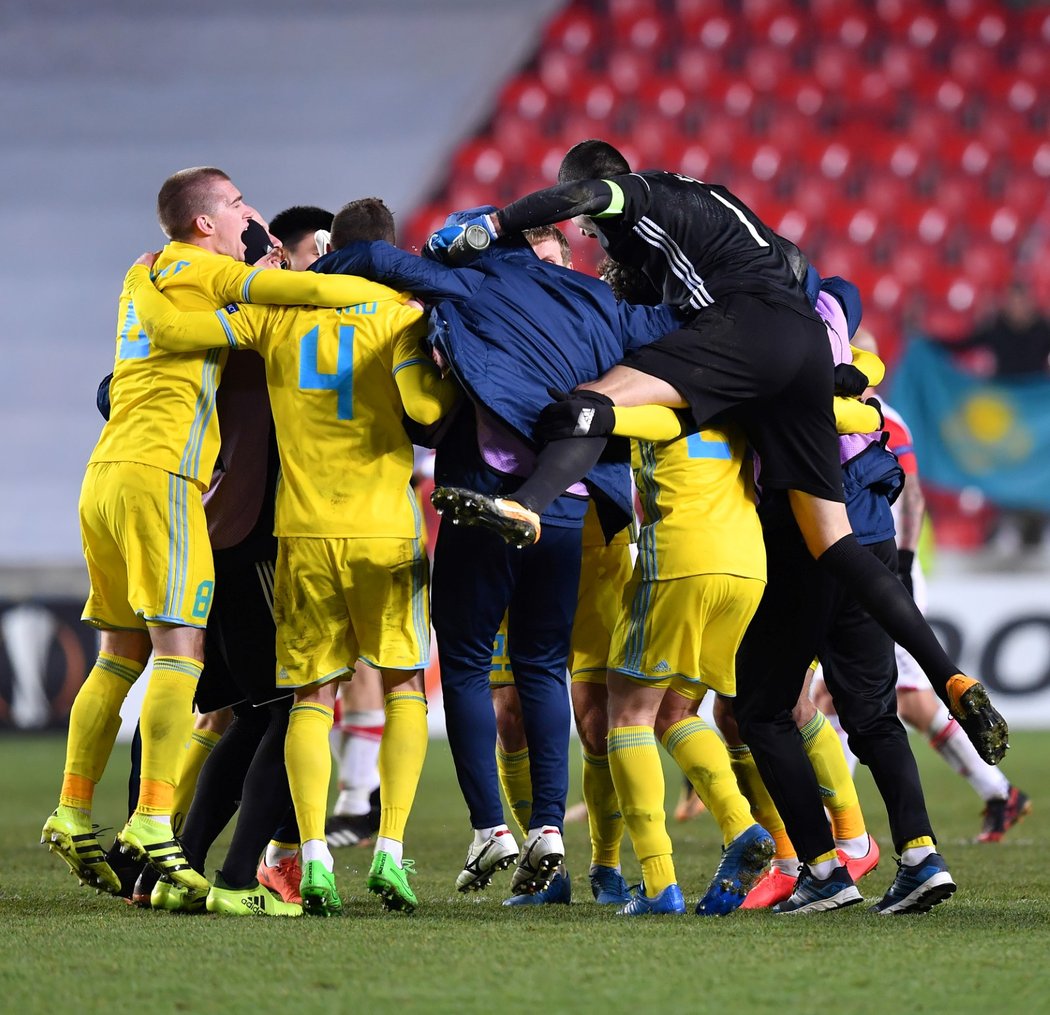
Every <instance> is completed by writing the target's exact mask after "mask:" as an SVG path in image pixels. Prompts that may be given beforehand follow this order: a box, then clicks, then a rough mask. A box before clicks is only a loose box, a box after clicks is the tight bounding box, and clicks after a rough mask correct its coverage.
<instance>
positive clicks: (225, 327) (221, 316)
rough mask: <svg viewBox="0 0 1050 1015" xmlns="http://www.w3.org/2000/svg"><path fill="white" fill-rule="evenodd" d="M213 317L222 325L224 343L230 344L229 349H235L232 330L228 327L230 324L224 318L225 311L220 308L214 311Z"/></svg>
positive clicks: (235, 343)
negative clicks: (224, 337) (224, 336)
mask: <svg viewBox="0 0 1050 1015" xmlns="http://www.w3.org/2000/svg"><path fill="white" fill-rule="evenodd" d="M215 316H216V317H217V318H218V319H219V323H220V324H221V325H222V330H223V331H225V332H226V341H227V342H229V343H230V348H231V349H236V348H237V339H236V338H234V336H233V329H232V328H231V327H230V322H229V320H228V319H227V317H226V311H225V310H223V309H222V307H220V308H219V309H218V310H216V311H215Z"/></svg>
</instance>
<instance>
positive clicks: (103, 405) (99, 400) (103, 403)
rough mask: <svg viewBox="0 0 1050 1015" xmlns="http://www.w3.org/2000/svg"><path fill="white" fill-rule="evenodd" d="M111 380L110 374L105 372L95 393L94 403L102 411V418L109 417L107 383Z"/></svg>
mask: <svg viewBox="0 0 1050 1015" xmlns="http://www.w3.org/2000/svg"><path fill="white" fill-rule="evenodd" d="M112 380H113V375H112V374H106V376H105V377H103V378H102V380H101V381H100V382H99V385H98V391H97V392H96V393H95V405H97V406H98V411H99V412H101V413H102V418H103V419H109V384H110V381H112Z"/></svg>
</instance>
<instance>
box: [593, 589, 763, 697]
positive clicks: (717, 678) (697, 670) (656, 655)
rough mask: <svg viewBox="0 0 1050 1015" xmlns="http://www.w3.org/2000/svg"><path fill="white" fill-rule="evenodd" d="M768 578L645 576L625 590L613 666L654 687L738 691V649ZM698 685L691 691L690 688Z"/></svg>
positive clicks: (695, 693)
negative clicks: (655, 578) (654, 578)
mask: <svg viewBox="0 0 1050 1015" xmlns="http://www.w3.org/2000/svg"><path fill="white" fill-rule="evenodd" d="M765 585H766V583H765V582H764V581H761V580H759V579H758V578H738V577H736V576H735V575H725V574H702V575H692V576H691V577H688V578H671V579H667V580H664V581H642V580H641V579H640V578H639V577H638V575H637V574H635V576H634V577H632V578H631V581H630V584H629V585H628V586H627V589H626V590H625V592H624V602H625V603H627V604H628V606H627V608H626V609H625V610H624V611H623V613H622V614H621V616H620V622H619V623H618V624H617V627H616V632H615V634H614V635H613V643H612V647H611V650H610V658H609V668H610V669H613V670H617V671H619V672H620V673H623V674H624V675H626V676H628V677H630V678H631V679H632V680H637V681H639V682H640V683H645V684H648V685H649V686H651V687H672V686H673V687H674V689H675V690H676V691H679V693H682V694H684V695H685V697H692V698H694V699H695V698H697V697H702V695H703V686H704V685H706V686H707V687H712V688H714V690H715V691H717V692H718V693H719V694H723V695H726V696H728V697H732V696H734V695H735V694H736V652H737V649H738V648H739V647H740V642H741V640H742V639H743V637H744V632H745V631H746V630H747V625H748V624H749V623H750V622H751V618H752V617H753V616H754V614H755V610H757V609H758V604H759V601H760V600H761V598H762V591H763V589H765ZM690 688H692V690H691V691H690V690H689V689H690Z"/></svg>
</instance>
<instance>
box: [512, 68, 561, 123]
mask: <svg viewBox="0 0 1050 1015" xmlns="http://www.w3.org/2000/svg"><path fill="white" fill-rule="evenodd" d="M551 106H552V102H551V94H550V92H549V91H548V90H547V88H546V86H545V85H544V84H543V83H542V82H541V81H540V80H539V79H538V78H536V77H533V76H532V75H522V76H521V77H517V78H512V79H511V80H510V81H509V82H508V83H507V85H506V87H505V88H504V89H503V91H502V92H501V93H500V97H499V110H500V113H511V114H514V115H516V116H520V117H521V118H522V119H525V120H542V119H543V118H544V117H546V116H547V115H548V113H549V112H550V110H551Z"/></svg>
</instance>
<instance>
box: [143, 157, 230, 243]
mask: <svg viewBox="0 0 1050 1015" xmlns="http://www.w3.org/2000/svg"><path fill="white" fill-rule="evenodd" d="M228 179H229V177H228V176H227V175H226V174H225V173H224V172H223V171H222V170H221V169H216V168H215V167H214V166H194V167H192V168H191V169H180V170H179V171H178V172H177V173H172V174H171V176H169V177H168V178H167V179H166V180H165V181H164V183H163V184H162V185H161V188H160V192H159V193H158V194H157V221H158V222H160V227H161V229H163V230H164V235H165V236H167V237H169V238H170V239H172V240H188V239H190V238H191V237H192V236H193V223H194V221H195V220H196V219H197V216H198V215H211V214H213V213H214V212H215V210H216V209H215V193H214V191H213V190H212V184H213V183H214V182H215V181H216V180H228Z"/></svg>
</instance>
